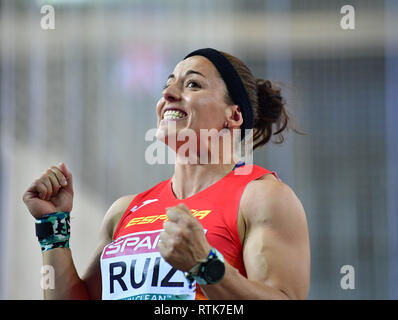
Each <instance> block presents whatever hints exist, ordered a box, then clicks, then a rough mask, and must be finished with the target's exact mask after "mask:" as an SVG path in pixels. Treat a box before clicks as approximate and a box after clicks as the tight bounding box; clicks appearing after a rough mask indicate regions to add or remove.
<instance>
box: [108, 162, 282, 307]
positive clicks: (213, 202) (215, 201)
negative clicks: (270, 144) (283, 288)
mask: <svg viewBox="0 0 398 320" xmlns="http://www.w3.org/2000/svg"><path fill="white" fill-rule="evenodd" d="M247 172H250V173H249V174H247ZM269 173H272V174H274V175H275V176H276V173H274V172H271V171H269V170H267V169H264V168H262V167H259V166H256V165H243V166H241V167H238V168H235V169H234V170H233V171H231V172H230V173H229V174H227V175H226V176H225V177H223V178H222V179H220V180H219V181H217V182H216V183H214V184H213V185H211V186H209V187H208V188H206V189H204V190H202V191H200V192H198V193H196V194H195V195H193V196H191V197H188V198H186V199H177V198H176V197H175V195H174V193H173V190H172V182H171V178H170V179H168V180H166V181H163V182H160V183H159V184H157V185H156V186H154V187H153V188H151V189H149V190H147V191H145V192H143V193H140V194H138V195H137V196H136V197H135V198H134V199H133V201H132V202H131V203H130V205H129V207H128V208H127V210H126V211H125V213H124V215H123V216H122V218H121V219H120V221H119V224H118V225H117V227H116V230H115V233H114V235H113V241H112V242H111V243H110V244H109V245H107V246H106V247H105V248H104V250H103V252H102V255H101V272H102V284H103V285H102V289H103V294H102V297H103V299H142V300H147V299H205V297H204V295H203V293H202V292H201V290H200V288H199V286H198V288H197V290H196V288H195V286H194V288H193V289H189V288H188V282H187V280H186V279H185V276H184V273H183V272H182V271H179V270H175V269H174V268H172V267H171V265H169V264H168V263H167V262H166V261H165V260H164V259H163V258H162V257H161V255H160V253H159V252H158V250H157V243H158V241H159V235H160V232H161V231H162V228H163V222H164V221H165V220H167V215H166V208H167V207H174V206H176V205H178V204H179V203H184V204H185V205H186V206H187V207H188V208H189V209H190V211H191V213H192V215H193V216H194V217H195V218H196V219H198V221H199V222H200V223H201V224H202V226H203V228H204V230H205V232H206V238H207V240H208V242H209V244H210V245H211V246H212V247H214V248H216V249H217V250H218V251H220V252H221V253H222V255H223V256H224V258H225V260H226V261H228V263H229V264H230V265H232V266H233V267H235V268H236V269H238V270H239V272H240V273H241V274H242V275H243V276H246V271H245V267H244V263H243V255H242V244H241V242H240V239H239V233H238V223H237V218H238V210H239V203H240V199H241V197H242V193H243V191H244V189H245V187H246V185H247V184H248V183H249V182H250V181H252V180H255V179H258V178H260V177H262V176H264V175H265V174H269ZM276 177H277V176H276Z"/></svg>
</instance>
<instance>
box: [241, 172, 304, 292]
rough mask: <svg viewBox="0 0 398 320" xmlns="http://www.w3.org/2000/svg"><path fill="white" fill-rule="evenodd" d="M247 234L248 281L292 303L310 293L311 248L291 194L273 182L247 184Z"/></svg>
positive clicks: (244, 202)
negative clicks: (272, 289) (267, 288)
mask: <svg viewBox="0 0 398 320" xmlns="http://www.w3.org/2000/svg"><path fill="white" fill-rule="evenodd" d="M241 208H242V215H243V219H244V222H245V226H246V230H245V235H244V242H243V259H244V264H245V268H246V273H247V277H248V279H249V280H254V281H259V282H262V283H264V284H266V285H269V286H272V287H273V288H275V289H278V290H280V291H281V292H283V293H284V294H285V295H286V296H287V297H288V298H291V299H305V298H306V297H307V295H308V291H309V278H310V248H309V237H308V228H307V221H306V217H305V212H304V209H303V207H302V205H301V203H300V201H299V200H298V198H297V197H296V195H295V194H294V192H293V191H292V190H291V189H290V188H289V187H288V186H287V185H285V184H284V183H282V182H280V181H276V180H269V179H268V180H256V181H252V182H251V183H249V185H248V186H247V188H246V190H245V192H244V194H243V196H242V203H241Z"/></svg>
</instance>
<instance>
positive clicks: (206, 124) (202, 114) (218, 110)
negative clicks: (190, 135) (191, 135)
mask: <svg viewBox="0 0 398 320" xmlns="http://www.w3.org/2000/svg"><path fill="white" fill-rule="evenodd" d="M191 103H192V105H193V106H194V108H192V113H193V115H194V117H193V118H194V121H195V122H196V123H198V126H199V127H200V128H209V129H211V128H216V127H217V126H218V125H219V123H220V122H222V121H223V119H224V116H223V114H224V111H223V109H222V102H220V101H218V100H216V99H214V98H213V97H211V95H209V94H206V95H203V96H201V97H195V98H191Z"/></svg>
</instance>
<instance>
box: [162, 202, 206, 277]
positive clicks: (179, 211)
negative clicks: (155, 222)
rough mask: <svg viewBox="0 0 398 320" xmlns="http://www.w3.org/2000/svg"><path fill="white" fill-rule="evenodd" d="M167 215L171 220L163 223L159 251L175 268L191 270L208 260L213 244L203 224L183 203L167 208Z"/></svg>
mask: <svg viewBox="0 0 398 320" xmlns="http://www.w3.org/2000/svg"><path fill="white" fill-rule="evenodd" d="M167 216H168V218H169V221H165V222H164V224H163V228H164V231H163V232H162V233H161V234H160V242H159V244H158V249H159V252H160V254H161V255H162V257H163V258H164V260H166V261H167V262H168V263H169V264H171V265H172V266H173V267H174V268H175V269H178V270H181V271H189V270H190V269H191V268H192V267H193V266H195V265H196V264H198V263H199V262H202V261H204V260H206V258H207V256H208V254H209V252H210V250H211V246H210V244H209V243H208V242H207V239H206V235H205V232H204V230H203V227H202V225H201V224H200V223H199V221H198V220H197V219H196V218H195V217H194V216H192V214H191V212H190V211H189V209H188V208H187V207H186V206H185V205H184V204H183V203H180V204H179V205H178V206H175V207H172V208H167Z"/></svg>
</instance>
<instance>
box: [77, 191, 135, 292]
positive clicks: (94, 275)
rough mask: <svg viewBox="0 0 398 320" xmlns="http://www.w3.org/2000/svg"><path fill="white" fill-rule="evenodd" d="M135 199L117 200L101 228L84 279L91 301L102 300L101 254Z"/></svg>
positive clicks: (129, 197) (132, 197) (124, 198)
mask: <svg viewBox="0 0 398 320" xmlns="http://www.w3.org/2000/svg"><path fill="white" fill-rule="evenodd" d="M134 197H135V195H128V196H124V197H121V198H119V199H117V200H116V201H115V202H114V203H113V204H112V205H111V207H110V208H109V209H108V211H107V212H106V214H105V216H104V219H103V221H102V224H101V228H100V234H99V243H98V245H97V247H96V249H95V251H94V253H93V255H92V256H91V259H90V262H89V265H88V267H87V269H86V272H85V273H84V275H83V277H82V280H83V281H84V283H85V285H86V287H87V291H88V293H89V296H90V298H91V299H101V291H102V283H101V266H100V257H101V253H102V250H103V249H104V247H105V246H106V245H107V244H109V243H110V242H111V241H112V236H113V233H114V231H115V228H116V226H117V224H118V222H119V220H120V219H121V217H122V216H123V214H124V212H125V211H126V209H127V207H128V206H129V205H130V203H131V201H133V199H134Z"/></svg>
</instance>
